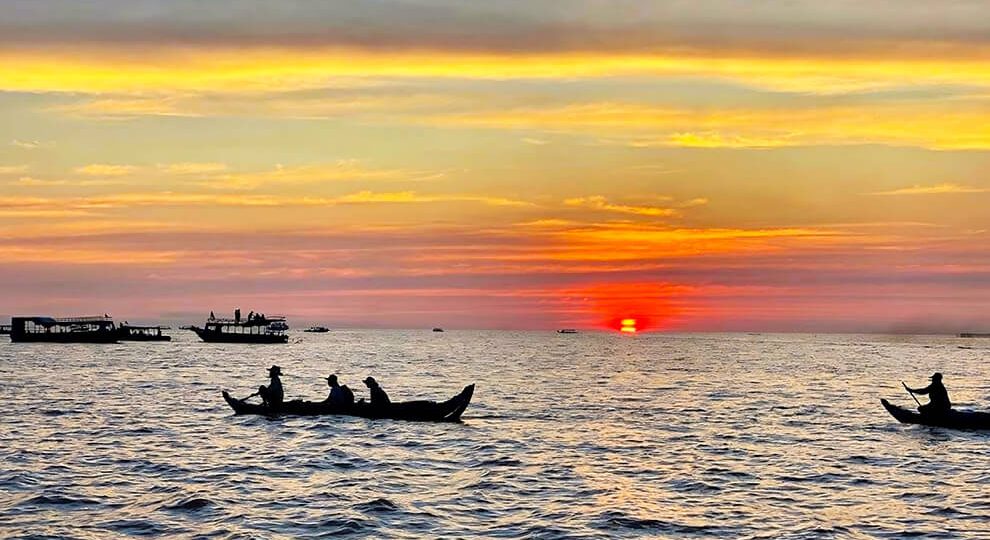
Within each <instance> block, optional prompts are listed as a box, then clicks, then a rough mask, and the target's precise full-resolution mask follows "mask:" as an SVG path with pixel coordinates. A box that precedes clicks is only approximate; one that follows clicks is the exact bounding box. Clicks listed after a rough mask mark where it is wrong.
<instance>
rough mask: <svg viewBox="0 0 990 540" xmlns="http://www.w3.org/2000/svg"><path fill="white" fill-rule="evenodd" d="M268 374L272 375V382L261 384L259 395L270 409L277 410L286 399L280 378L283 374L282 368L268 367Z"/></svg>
mask: <svg viewBox="0 0 990 540" xmlns="http://www.w3.org/2000/svg"><path fill="white" fill-rule="evenodd" d="M268 376H269V377H271V379H272V382H271V383H270V384H269V385H268V386H264V385H262V386H259V387H258V395H259V396H261V400H262V401H263V402H264V403H265V405H266V406H267V407H268V408H269V409H273V410H275V409H278V408H279V407H281V406H282V401H283V400H284V399H285V391H284V390H283V389H282V379H280V378H279V377H281V376H282V368H280V367H278V366H272V367H270V368H268Z"/></svg>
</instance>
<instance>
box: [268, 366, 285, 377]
mask: <svg viewBox="0 0 990 540" xmlns="http://www.w3.org/2000/svg"><path fill="white" fill-rule="evenodd" d="M268 374H269V375H281V374H282V368H280V367H278V366H275V365H273V366H272V367H270V368H268Z"/></svg>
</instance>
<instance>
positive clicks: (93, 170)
mask: <svg viewBox="0 0 990 540" xmlns="http://www.w3.org/2000/svg"><path fill="white" fill-rule="evenodd" d="M137 169H138V168H137V167H135V166H133V165H110V164H105V163H93V164H91V165H85V166H82V167H76V168H75V169H73V171H74V172H75V173H77V174H84V175H87V176H125V175H128V174H132V173H134V172H135V171H137Z"/></svg>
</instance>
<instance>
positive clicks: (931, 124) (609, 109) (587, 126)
mask: <svg viewBox="0 0 990 540" xmlns="http://www.w3.org/2000/svg"><path fill="white" fill-rule="evenodd" d="M420 121H421V122H424V123H426V122H429V123H430V124H432V125H451V126H469V127H487V128H493V129H535V130H543V131H547V132H566V133H576V134H586V135H591V136H596V137H599V141H600V142H601V143H602V144H607V145H612V144H622V145H627V146H632V147H650V146H686V147H705V148H773V147H782V146H810V145H841V144H888V145H903V146H919V147H923V148H930V149H938V150H958V149H985V148H990V130H988V129H987V125H986V114H985V111H984V106H983V105H982V104H981V103H967V102H964V101H963V102H944V103H943V102H927V103H912V104H911V105H910V106H905V105H900V104H897V103H878V104H872V105H868V106H867V105H864V106H832V107H810V108H779V107H773V108H763V109H760V108H718V107H708V108H699V109H687V108H673V107H656V106H649V105H643V104H636V103H617V102H602V103H584V104H578V105H568V106H564V107H545V108H517V109H509V110H489V111H484V110H483V111H472V112H464V113H450V114H437V115H433V116H430V117H423V118H421V120H420ZM602 137H605V138H602Z"/></svg>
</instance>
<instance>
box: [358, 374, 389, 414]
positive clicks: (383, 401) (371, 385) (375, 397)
mask: <svg viewBox="0 0 990 540" xmlns="http://www.w3.org/2000/svg"><path fill="white" fill-rule="evenodd" d="M364 384H365V386H367V387H368V392H369V393H370V394H371V406H372V407H386V406H388V405H390V404H391V403H392V400H390V399H388V394H386V393H385V391H384V390H382V387H381V386H379V385H378V381H376V380H375V378H374V377H368V378H367V379H365V380H364Z"/></svg>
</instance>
